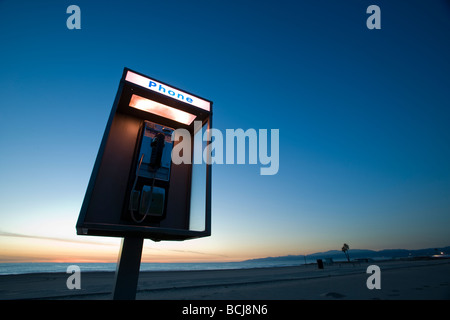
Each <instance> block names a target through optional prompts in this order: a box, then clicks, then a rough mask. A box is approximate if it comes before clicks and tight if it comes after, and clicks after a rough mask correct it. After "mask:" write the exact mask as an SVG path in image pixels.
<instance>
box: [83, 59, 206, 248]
mask: <svg viewBox="0 0 450 320" xmlns="http://www.w3.org/2000/svg"><path fill="white" fill-rule="evenodd" d="M211 121H212V102H211V101H209V100H206V99H203V98H200V97H198V96H196V95H193V94H191V93H188V92H186V91H183V90H180V89H178V88H175V87H173V86H170V85H168V84H166V83H164V82H161V81H157V80H155V79H152V78H150V77H147V76H145V75H142V74H140V73H138V72H135V71H132V70H130V69H128V68H125V69H124V71H123V75H122V79H121V80H120V84H119V89H118V91H117V94H116V98H115V100H114V104H113V107H112V110H111V113H110V116H109V119H108V123H107V125H106V129H105V132H104V135H103V139H102V142H101V145H100V148H99V151H98V154H97V158H96V161H95V164H94V168H93V171H92V174H91V178H90V180H89V184H88V187H87V190H86V194H85V198H84V201H83V204H82V207H81V210H80V215H79V217H78V221H77V225H76V230H77V234H79V235H94V236H113V237H142V238H148V239H152V240H155V241H160V240H186V239H192V238H199V237H206V236H209V235H211V165H210V161H198V160H197V161H194V155H195V152H194V150H196V149H199V148H201V150H203V149H204V148H205V147H206V145H207V143H209V141H208V140H210V139H207V138H204V133H207V132H208V129H210V128H211V125H212V123H211ZM179 129H183V130H182V131H183V132H184V133H188V135H189V137H190V143H189V144H188V145H189V148H190V150H186V148H185V149H183V150H182V151H181V152H187V151H190V155H189V152H187V153H186V154H188V155H189V157H190V161H182V162H181V163H180V161H172V151H174V149H177V150H180V148H177V145H178V144H179V143H181V142H183V139H186V136H184V138H180V137H177V133H178V132H179V131H180V130H179ZM205 136H206V134H205ZM187 140H189V139H187ZM184 142H185V143H186V142H187V141H184ZM195 143H197V144H198V145H195ZM186 145H187V144H184V146H186ZM200 145H201V146H200ZM178 147H179V146H178ZM174 154H175V153H174ZM202 154H203V152H202ZM206 156H208V155H206ZM184 159H186V155H184Z"/></svg>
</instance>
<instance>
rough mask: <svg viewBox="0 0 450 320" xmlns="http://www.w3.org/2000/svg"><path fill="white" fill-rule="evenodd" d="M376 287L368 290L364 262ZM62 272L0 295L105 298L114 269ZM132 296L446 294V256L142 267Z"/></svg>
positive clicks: (17, 279) (10, 281)
mask: <svg viewBox="0 0 450 320" xmlns="http://www.w3.org/2000/svg"><path fill="white" fill-rule="evenodd" d="M372 264H376V265H378V266H379V267H380V283H381V289H372V290H369V289H368V288H367V285H366V281H367V279H368V277H369V276H370V274H368V273H366V270H367V267H368V266H369V265H372ZM68 277H69V274H66V273H40V274H22V275H4V276H0V299H1V300H21V299H45V300H60V299H62V300H110V299H111V297H112V294H111V293H112V291H113V287H114V277H115V274H114V272H83V270H81V289H79V290H76V289H74V290H69V289H68V288H67V286H66V280H67V278H68ZM136 299H137V300H297V299H306V300H373V299H380V300H443V299H445V300H448V299H450V260H449V259H436V260H419V261H384V262H370V263H360V264H336V263H335V264H333V265H327V266H325V268H324V269H318V268H317V265H315V264H312V265H301V266H294V267H278V268H258V269H237V270H210V271H170V272H168V271H167V272H163V271H158V272H141V274H140V276H139V283H138V289H137V295H136Z"/></svg>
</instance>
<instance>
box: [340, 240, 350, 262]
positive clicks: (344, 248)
mask: <svg viewBox="0 0 450 320" xmlns="http://www.w3.org/2000/svg"><path fill="white" fill-rule="evenodd" d="M348 249H350V247H349V246H348V244H346V243H344V245H343V246H342V252H344V254H345V256H346V257H347V260H348V262H350V256H349V255H348Z"/></svg>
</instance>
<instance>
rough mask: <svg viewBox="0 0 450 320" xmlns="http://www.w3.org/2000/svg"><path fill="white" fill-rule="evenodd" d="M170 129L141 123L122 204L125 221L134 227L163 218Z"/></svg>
mask: <svg viewBox="0 0 450 320" xmlns="http://www.w3.org/2000/svg"><path fill="white" fill-rule="evenodd" d="M172 132H173V129H172V128H168V127H164V126H162V125H159V124H156V123H153V122H150V121H143V124H142V127H141V130H140V132H139V134H138V139H139V140H138V143H137V146H138V148H137V150H136V151H135V157H134V158H135V161H134V165H133V166H132V171H134V172H132V173H131V174H130V181H129V192H128V194H129V198H128V199H127V200H128V201H125V205H126V210H124V213H125V217H124V218H125V219H128V220H129V219H131V220H132V221H134V222H135V223H137V224H140V223H142V222H144V221H146V222H149V223H151V222H154V223H157V222H159V221H161V220H163V219H164V218H165V213H166V207H167V198H168V192H169V185H170V169H171V164H172V159H171V154H172V148H173V141H172Z"/></svg>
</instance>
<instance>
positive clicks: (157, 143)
mask: <svg viewBox="0 0 450 320" xmlns="http://www.w3.org/2000/svg"><path fill="white" fill-rule="evenodd" d="M165 139H166V137H165V135H164V134H163V133H161V132H159V133H158V134H157V135H156V136H155V138H154V139H153V141H152V143H151V144H150V145H151V146H152V154H151V156H150V168H151V169H152V171H155V170H158V169H159V168H160V167H161V158H162V155H163V149H164V142H165Z"/></svg>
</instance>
